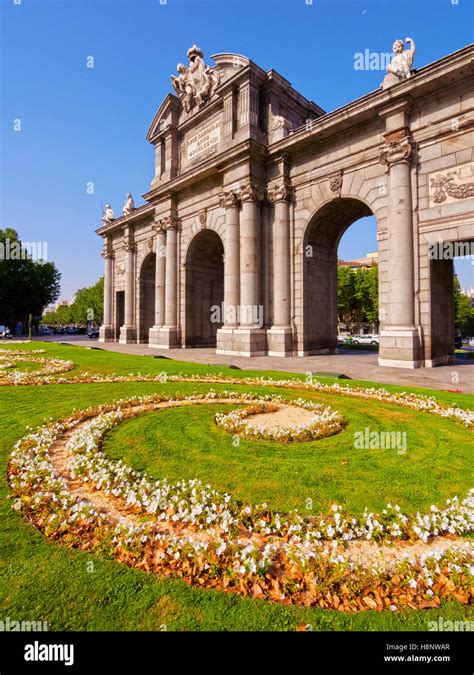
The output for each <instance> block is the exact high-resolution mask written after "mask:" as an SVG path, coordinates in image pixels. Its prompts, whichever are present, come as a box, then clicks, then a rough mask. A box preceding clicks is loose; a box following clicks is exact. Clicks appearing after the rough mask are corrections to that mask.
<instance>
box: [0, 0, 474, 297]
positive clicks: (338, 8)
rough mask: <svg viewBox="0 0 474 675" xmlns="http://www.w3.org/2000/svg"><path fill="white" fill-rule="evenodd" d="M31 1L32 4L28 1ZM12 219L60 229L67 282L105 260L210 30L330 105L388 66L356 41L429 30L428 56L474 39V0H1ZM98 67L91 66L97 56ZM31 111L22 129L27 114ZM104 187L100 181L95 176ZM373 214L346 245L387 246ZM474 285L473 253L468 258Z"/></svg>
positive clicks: (27, 235)
mask: <svg viewBox="0 0 474 675" xmlns="http://www.w3.org/2000/svg"><path fill="white" fill-rule="evenodd" d="M15 3H20V4H15ZM0 5H1V35H0V38H1V40H0V42H1V47H0V50H1V51H0V56H1V69H2V70H1V84H2V91H1V100H2V108H3V110H2V121H1V139H0V140H1V148H0V150H1V152H0V154H1V157H2V160H1V161H2V163H1V167H0V170H1V206H0V227H14V228H15V229H17V230H18V231H19V233H20V235H21V237H22V239H23V240H24V241H46V242H47V244H48V258H49V259H51V260H54V261H55V262H56V264H57V266H58V268H59V270H60V271H61V273H62V296H63V297H68V296H70V295H71V294H72V293H73V292H74V291H75V290H76V289H77V288H79V287H82V286H86V285H90V284H92V283H94V282H95V281H96V280H97V278H98V277H99V276H100V275H101V274H102V259H101V257H100V255H99V251H100V247H101V241H100V239H99V237H97V235H96V234H95V233H94V230H95V229H96V228H97V227H98V226H99V225H100V217H101V200H102V201H103V202H104V203H105V202H106V201H109V202H110V203H111V204H112V206H113V208H114V209H115V213H116V214H118V213H120V211H121V207H122V204H123V201H124V195H125V193H126V192H128V191H131V192H132V193H133V195H134V197H135V201H136V204H137V205H138V204H140V203H142V202H143V200H142V199H141V195H142V194H143V193H145V192H146V191H147V190H148V188H149V185H150V181H151V179H152V175H153V148H152V146H151V145H149V143H148V142H147V141H146V139H145V135H146V132H147V130H148V127H149V124H150V122H151V120H152V119H153V116H154V114H155V112H156V110H157V109H158V107H159V105H160V103H161V101H162V100H163V98H164V97H165V96H166V94H167V93H168V92H169V91H170V81H169V75H170V74H172V73H175V69H176V64H177V63H178V62H180V61H183V60H185V56H186V51H187V49H188V47H190V46H191V45H192V44H194V43H197V44H198V45H199V46H200V47H201V48H202V49H203V50H204V52H205V58H206V60H207V61H208V62H210V55H211V54H214V53H219V52H235V53H240V54H244V55H246V56H249V57H250V58H251V59H252V60H253V61H255V62H256V63H258V64H259V65H260V66H261V67H262V68H264V69H269V68H274V69H275V70H277V71H278V72H280V73H281V74H282V75H284V76H285V77H286V78H287V79H288V80H290V82H291V83H292V84H293V86H294V87H295V88H296V89H298V90H299V91H300V92H301V93H303V94H304V95H305V96H306V97H307V98H310V99H312V100H314V101H315V102H317V103H318V104H319V105H320V106H321V107H323V108H324V109H325V110H327V111H331V110H333V109H335V108H337V107H340V106H342V105H344V104H346V103H348V102H350V101H351V100H353V99H355V98H357V97H359V96H362V95H364V94H366V93H368V92H369V91H372V90H374V89H376V88H377V87H378V86H379V84H380V81H381V79H382V75H383V74H382V73H381V72H380V71H370V70H367V71H360V70H355V69H354V54H355V53H356V52H363V51H364V50H365V49H369V50H370V51H375V52H387V51H390V50H391V45H392V43H393V40H394V38H397V37H401V38H405V37H406V36H407V35H408V36H410V37H412V38H413V39H414V40H415V42H416V47H417V53H416V58H415V66H416V67H421V66H423V65H426V64H427V63H430V62H432V61H434V60H436V59H438V58H440V57H442V56H444V55H445V54H448V53H450V52H452V51H455V50H456V49H459V48H461V47H463V46H465V45H466V44H468V43H470V42H471V41H472V39H473V12H474V4H473V1H472V0H459V2H456V0H409V1H406V0H396V1H393V0H313V2H312V4H311V3H310V1H309V0H213V1H210V0H207V1H206V0H199V1H197V0H167V2H166V3H165V2H164V0H0ZM89 56H92V57H93V58H94V68H87V67H86V62H87V58H88V57H89ZM15 119H19V120H21V131H14V128H13V121H14V120H15ZM89 181H92V182H93V183H94V194H93V195H91V194H87V191H86V188H87V183H88V182H89ZM376 248H377V245H376V239H375V225H374V223H373V220H371V219H365V220H364V221H362V222H361V223H358V224H355V225H353V226H352V227H351V228H350V229H349V230H348V232H347V233H346V235H345V236H344V238H343V240H342V242H341V247H340V250H339V255H340V257H342V258H346V259H347V258H357V257H361V256H363V255H365V253H366V252H367V251H373V250H376ZM457 269H458V272H459V274H460V278H461V283H462V285H463V286H465V287H468V286H474V273H473V270H474V267H473V265H471V264H470V262H469V261H465V262H464V263H463V264H462V266H461V265H459V266H457Z"/></svg>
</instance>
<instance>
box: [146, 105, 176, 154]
mask: <svg viewBox="0 0 474 675" xmlns="http://www.w3.org/2000/svg"><path fill="white" fill-rule="evenodd" d="M180 108H181V103H180V100H179V98H178V97H177V96H174V95H173V94H168V95H167V96H166V98H165V99H164V100H163V103H162V104H161V105H160V107H159V108H158V110H157V113H156V115H155V117H154V118H153V122H152V123H151V125H150V128H149V129H148V133H147V135H146V138H147V140H148V141H150V142H151V143H153V139H155V138H156V137H157V136H159V134H161V133H162V132H163V131H164V130H165V129H166V128H167V127H168V126H169V125H170V124H176V119H175V116H176V115H177V114H178V113H179V110H180Z"/></svg>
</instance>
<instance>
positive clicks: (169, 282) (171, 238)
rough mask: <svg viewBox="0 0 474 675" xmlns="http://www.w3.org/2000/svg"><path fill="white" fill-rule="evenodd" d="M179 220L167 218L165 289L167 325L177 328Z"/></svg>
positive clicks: (169, 327) (170, 327)
mask: <svg viewBox="0 0 474 675" xmlns="http://www.w3.org/2000/svg"><path fill="white" fill-rule="evenodd" d="M177 244H178V222H177V219H176V218H173V217H171V218H169V219H167V229H166V272H165V279H166V289H165V326H166V327H167V328H168V329H176V328H177V323H178V321H177V316H178V307H177V299H178V288H177V285H178V260H177V255H178V251H177Z"/></svg>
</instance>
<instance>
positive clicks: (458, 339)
mask: <svg viewBox="0 0 474 675" xmlns="http://www.w3.org/2000/svg"><path fill="white" fill-rule="evenodd" d="M454 349H462V337H461V336H460V335H455V336H454Z"/></svg>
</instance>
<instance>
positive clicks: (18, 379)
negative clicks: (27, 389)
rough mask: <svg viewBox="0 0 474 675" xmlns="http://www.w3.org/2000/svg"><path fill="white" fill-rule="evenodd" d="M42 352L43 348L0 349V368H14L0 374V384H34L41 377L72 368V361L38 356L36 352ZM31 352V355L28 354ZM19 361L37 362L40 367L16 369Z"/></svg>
mask: <svg viewBox="0 0 474 675" xmlns="http://www.w3.org/2000/svg"><path fill="white" fill-rule="evenodd" d="M41 353H44V350H43V349H36V350H35V349H33V350H30V351H26V350H25V351H19V350H18V351H13V350H6V349H5V350H0V370H7V369H12V368H15V370H14V371H13V372H11V373H6V374H1V375H0V385H11V384H31V383H33V384H36V383H37V382H38V381H42V378H49V377H50V376H52V375H56V374H58V373H65V372H67V371H68V370H72V369H73V368H74V362H73V361H65V360H64V359H53V358H46V357H44V358H43V357H39V356H36V354H41ZM30 354H33V356H30ZM21 363H37V364H39V365H40V366H42V367H40V368H38V369H37V370H35V371H33V372H32V371H24V370H18V369H17V368H16V367H17V365H18V364H21Z"/></svg>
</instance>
